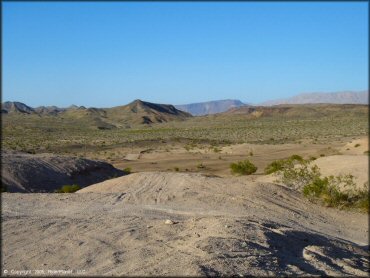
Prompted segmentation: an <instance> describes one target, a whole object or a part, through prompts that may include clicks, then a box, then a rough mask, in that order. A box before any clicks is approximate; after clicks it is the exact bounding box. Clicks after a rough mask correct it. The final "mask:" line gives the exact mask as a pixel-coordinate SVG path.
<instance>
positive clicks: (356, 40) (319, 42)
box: [2, 2, 369, 107]
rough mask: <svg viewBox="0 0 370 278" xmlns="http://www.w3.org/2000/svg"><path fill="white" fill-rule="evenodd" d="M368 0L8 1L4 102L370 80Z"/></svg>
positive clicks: (124, 99)
mask: <svg viewBox="0 0 370 278" xmlns="http://www.w3.org/2000/svg"><path fill="white" fill-rule="evenodd" d="M367 26H368V3H367V2H354V3H350V2H337V3H334V2H332V3H324V2H276V3H272V2H260V3H255V2H231V3H227V2H203V3H195V2H181V3H176V2H169V3H166V2H140V3H134V2H110V3H104V2H80V3H73V2H54V3H52V2H51V3H47V2H31V3H22V2H13V3H12V2H5V3H4V2H3V45H2V46H3V88H2V89H3V90H2V100H3V101H7V100H11V101H13V100H17V101H21V102H24V103H26V104H28V105H31V106H39V105H58V106H62V107H63V106H69V105H70V104H77V105H85V106H94V107H110V106H117V105H122V104H126V103H128V102H130V101H132V100H134V99H137V98H140V99H143V100H147V101H151V102H158V103H171V104H184V103H191V102H201V101H209V100H217V99H230V98H231V99H240V100H242V101H244V102H249V103H258V102H262V101H264V100H268V99H276V98H283V97H288V96H292V95H295V94H298V93H303V92H332V91H342V90H365V89H367V88H368V60H369V57H368V31H369V30H368V27H367Z"/></svg>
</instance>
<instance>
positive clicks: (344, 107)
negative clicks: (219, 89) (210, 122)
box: [218, 103, 369, 119]
mask: <svg viewBox="0 0 370 278" xmlns="http://www.w3.org/2000/svg"><path fill="white" fill-rule="evenodd" d="M368 110H369V109H368V106H367V105H364V104H362V105H360V104H333V103H316V104H315V103H310V104H279V105H273V106H242V107H237V108H232V109H230V110H228V111H227V112H225V113H222V114H219V115H218V116H220V117H229V116H243V117H245V118H246V119H255V118H265V117H274V118H278V117H284V118H314V117H325V116H331V117H343V115H347V116H348V115H359V114H363V115H366V114H368Z"/></svg>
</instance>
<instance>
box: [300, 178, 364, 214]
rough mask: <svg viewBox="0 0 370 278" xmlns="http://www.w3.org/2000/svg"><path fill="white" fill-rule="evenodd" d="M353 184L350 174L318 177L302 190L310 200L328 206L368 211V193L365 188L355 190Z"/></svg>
mask: <svg viewBox="0 0 370 278" xmlns="http://www.w3.org/2000/svg"><path fill="white" fill-rule="evenodd" d="M354 185H355V184H354V181H353V176H352V175H340V176H336V177H334V176H329V177H323V178H321V177H319V178H316V179H315V180H314V181H313V182H312V183H310V184H307V185H305V186H304V187H303V190H302V192H303V195H304V196H305V197H308V198H309V199H310V200H312V201H318V202H321V203H322V204H323V205H325V206H328V207H340V208H358V209H360V210H362V211H368V210H369V193H368V192H367V191H365V190H355V189H354ZM341 187H342V190H340V188H341ZM346 188H347V190H346Z"/></svg>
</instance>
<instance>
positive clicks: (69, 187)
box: [55, 184, 81, 193]
mask: <svg viewBox="0 0 370 278" xmlns="http://www.w3.org/2000/svg"><path fill="white" fill-rule="evenodd" d="M80 189H81V187H80V186H78V185H77V184H73V185H63V186H62V187H61V188H60V189H57V190H56V191H55V192H56V193H73V192H76V191H77V190H80Z"/></svg>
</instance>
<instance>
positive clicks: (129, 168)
mask: <svg viewBox="0 0 370 278" xmlns="http://www.w3.org/2000/svg"><path fill="white" fill-rule="evenodd" d="M131 171H132V169H131V167H126V168H125V169H123V172H125V174H127V175H128V174H131Z"/></svg>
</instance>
